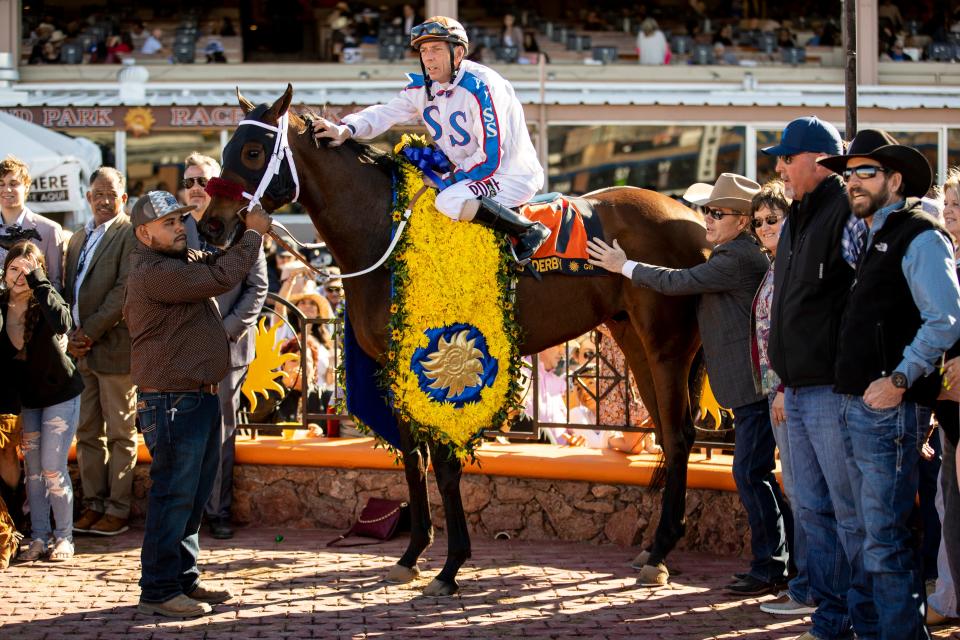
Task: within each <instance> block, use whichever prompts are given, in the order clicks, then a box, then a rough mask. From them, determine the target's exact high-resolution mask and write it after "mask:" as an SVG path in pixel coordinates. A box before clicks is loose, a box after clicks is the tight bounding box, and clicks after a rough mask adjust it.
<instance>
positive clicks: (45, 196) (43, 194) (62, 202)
mask: <svg viewBox="0 0 960 640" xmlns="http://www.w3.org/2000/svg"><path fill="white" fill-rule="evenodd" d="M38 164H39V163H38ZM32 178H33V182H32V184H31V185H30V192H29V193H28V194H27V206H28V207H30V209H31V210H32V211H34V212H36V213H53V212H63V211H81V210H84V209H85V208H86V200H85V199H84V197H83V189H82V187H81V185H80V165H79V164H78V163H76V162H65V163H60V164H58V165H56V166H54V167H51V168H50V169H48V170H47V171H45V172H44V173H41V174H39V175H33V176H32Z"/></svg>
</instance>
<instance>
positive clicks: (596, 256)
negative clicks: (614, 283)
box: [587, 238, 627, 273]
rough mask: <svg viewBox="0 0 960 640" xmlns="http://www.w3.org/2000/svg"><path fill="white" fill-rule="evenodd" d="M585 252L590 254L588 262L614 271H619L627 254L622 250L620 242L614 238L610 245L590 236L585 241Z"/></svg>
mask: <svg viewBox="0 0 960 640" xmlns="http://www.w3.org/2000/svg"><path fill="white" fill-rule="evenodd" d="M587 254H589V256H590V260H589V262H590V264H593V265H596V266H598V267H603V268H604V269H606V270H607V271H612V272H614V273H620V270H621V269H623V265H624V263H625V262H626V261H627V254H625V253H624V252H623V249H621V248H620V243H619V242H617V241H616V240H614V241H613V246H612V247H611V246H610V245H608V244H607V243H606V242H604V241H603V240H601V239H600V238H591V239H590V240H589V241H588V242H587Z"/></svg>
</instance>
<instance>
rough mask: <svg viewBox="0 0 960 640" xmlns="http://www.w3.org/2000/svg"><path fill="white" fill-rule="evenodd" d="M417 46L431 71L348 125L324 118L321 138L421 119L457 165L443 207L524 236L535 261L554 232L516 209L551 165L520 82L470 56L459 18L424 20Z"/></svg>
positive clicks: (448, 177)
mask: <svg viewBox="0 0 960 640" xmlns="http://www.w3.org/2000/svg"><path fill="white" fill-rule="evenodd" d="M410 46H412V47H413V48H414V49H416V50H417V51H418V52H419V54H420V68H421V71H422V72H423V75H415V74H410V76H409V77H410V83H409V84H408V85H407V86H406V88H405V89H404V90H403V91H401V92H400V95H399V96H397V97H396V98H394V99H393V100H391V101H390V102H389V103H387V104H385V105H374V106H372V107H367V108H366V109H364V110H363V111H361V112H359V113H354V114H351V115H348V116H346V117H344V118H343V124H339V125H338V124H335V123H333V122H329V121H327V120H324V119H322V118H321V119H319V120H317V121H316V122H315V124H314V135H315V136H316V138H317V139H318V140H323V139H326V140H329V141H330V144H333V145H339V144H342V143H343V142H345V141H346V140H347V139H348V138H359V139H364V140H366V139H370V138H375V137H376V136H378V135H380V134H381V133H384V132H385V131H387V130H388V129H389V128H390V127H392V126H393V125H395V124H400V123H403V122H407V121H409V120H412V119H415V118H420V119H421V120H423V122H424V124H426V126H427V128H429V129H430V135H431V137H432V138H433V141H434V144H435V145H436V146H437V147H438V148H439V149H440V150H441V151H443V153H444V154H446V156H447V159H448V160H449V161H450V163H451V165H452V170H451V171H449V172H448V173H445V174H444V175H442V176H440V180H441V182H442V184H439V185H436V186H437V187H439V188H440V193H439V194H437V201H436V203H437V209H439V210H440V211H441V212H442V213H443V214H444V215H446V216H448V217H450V218H452V219H454V220H460V221H464V222H468V221H471V220H472V221H474V222H476V223H478V224H482V225H483V226H485V227H490V228H491V229H495V230H499V231H504V232H506V233H509V234H510V235H512V236H514V237H516V238H517V239H518V242H517V245H516V248H515V253H516V255H517V260H518V261H519V262H521V263H524V262H526V261H528V260H529V259H530V256H532V255H533V254H534V252H536V250H537V249H538V248H539V247H540V245H542V244H543V243H544V242H545V241H546V240H547V238H549V237H550V232H549V230H548V229H547V228H546V227H545V226H543V225H542V224H540V223H538V222H531V221H530V220H527V219H526V218H525V217H523V216H522V215H520V214H518V213H517V212H515V211H513V210H512V209H510V207H516V206H519V205H521V204H524V203H526V202H527V201H529V200H530V199H531V198H532V197H533V196H534V194H535V193H536V192H537V191H539V190H540V188H541V187H542V186H543V167H541V166H540V161H539V160H538V159H537V152H536V150H535V149H534V148H533V143H532V142H531V141H530V134H529V133H528V132H527V124H526V120H525V119H524V115H523V106H522V105H521V104H520V101H519V100H518V99H517V96H516V94H515V93H514V92H513V87H512V86H511V85H510V83H509V82H507V81H506V80H505V79H504V78H503V77H502V76H501V75H500V74H498V73H497V72H496V71H494V70H492V69H490V68H488V67H485V66H483V65H482V64H478V63H476V62H471V61H470V60H464V57H465V56H466V54H467V50H468V49H469V47H470V42H469V40H468V39H467V32H466V30H464V28H463V25H461V24H460V23H459V22H457V21H456V20H454V19H452V18H447V17H445V16H435V17H433V18H430V19H428V20H427V21H426V22H424V23H423V24H420V25H417V26H416V27H414V28H413V29H412V30H411V31H410Z"/></svg>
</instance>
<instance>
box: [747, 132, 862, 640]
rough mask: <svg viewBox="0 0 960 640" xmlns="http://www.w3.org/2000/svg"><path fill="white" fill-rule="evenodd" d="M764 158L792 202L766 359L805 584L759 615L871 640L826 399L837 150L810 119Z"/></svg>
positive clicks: (843, 462) (841, 280)
mask: <svg viewBox="0 0 960 640" xmlns="http://www.w3.org/2000/svg"><path fill="white" fill-rule="evenodd" d="M763 153H765V154H767V155H771V156H775V157H776V158H777V166H776V168H777V173H779V174H780V178H781V179H782V180H783V183H784V191H785V192H786V195H787V197H789V198H792V199H793V202H792V204H791V205H790V210H789V212H788V213H787V217H786V221H785V222H784V224H783V227H782V228H781V231H780V240H779V243H778V245H777V256H778V258H779V259H778V260H777V268H776V271H775V273H774V291H773V302H772V312H771V316H772V317H771V322H770V344H769V352H768V353H769V357H770V363H771V365H772V366H773V369H774V371H775V372H776V373H777V375H778V376H779V377H780V379H781V380H782V382H783V385H784V409H785V413H786V418H787V421H786V431H787V438H788V439H789V447H788V448H789V451H790V459H791V463H792V466H793V469H794V487H795V490H794V495H792V496H791V500H792V501H793V502H794V506H795V508H796V509H795V510H796V513H797V516H798V524H799V525H800V526H801V527H803V533H804V536H805V539H806V542H807V558H806V560H807V563H806V575H805V576H804V575H799V576H797V577H796V578H794V579H793V580H791V582H790V584H789V587H788V593H787V594H786V595H784V596H783V597H782V598H781V599H780V600H778V601H777V602H776V603H769V605H770V606H767V605H765V606H764V610H765V611H767V612H769V613H774V614H783V615H789V614H792V611H791V609H793V608H794V607H795V604H794V603H798V602H805V601H808V600H813V602H815V603H816V605H817V610H816V611H815V612H814V613H813V616H812V627H811V628H810V630H809V631H808V632H807V633H805V634H804V635H802V636H801V638H803V639H804V640H812V639H814V638H820V639H824V640H832V639H834V638H844V637H849V636H850V635H851V629H850V627H851V623H852V626H853V627H854V629H855V630H856V632H857V633H858V634H859V635H860V636H861V637H865V638H873V637H876V636H877V635H878V631H877V619H876V618H877V613H876V610H875V609H874V606H873V601H872V598H871V594H870V589H869V584H868V580H867V577H866V575H865V573H864V569H863V562H862V551H863V527H862V526H861V525H860V524H859V521H858V520H857V513H856V504H855V502H854V490H853V486H852V484H851V482H850V478H849V476H848V473H847V459H848V458H849V457H850V456H852V453H851V445H850V436H849V434H847V432H846V430H844V429H843V428H841V425H840V417H839V416H840V398H841V396H840V395H839V394H837V393H835V392H834V390H833V384H834V375H833V373H834V365H835V363H836V356H837V346H836V345H837V330H838V328H839V326H840V315H841V313H842V310H843V305H844V303H845V302H846V298H847V293H848V291H849V290H850V285H851V284H852V282H853V277H854V272H853V269H852V268H851V267H850V264H849V263H848V262H847V261H846V260H845V259H844V255H843V251H842V239H843V236H844V229H845V228H846V226H847V223H848V222H850V221H851V215H850V204H849V202H848V201H847V196H846V192H845V191H844V184H843V181H842V180H841V179H840V177H839V176H836V175H834V174H833V173H832V172H831V171H830V170H829V169H827V168H826V167H824V166H821V165H819V164H817V160H818V159H820V158H825V157H827V156H832V155H837V154H840V153H843V142H842V140H841V139H840V133H839V132H838V131H837V129H836V128H835V127H834V126H833V125H831V124H830V123H828V122H824V121H822V120H820V119H819V118H817V117H814V116H809V117H803V118H797V119H796V120H793V121H792V122H790V123H789V124H787V126H786V127H785V128H784V130H783V135H782V136H781V139H780V143H779V144H777V145H774V146H772V147H767V148H765V149H763ZM854 221H855V220H854ZM805 579H806V582H807V586H804V584H803V583H804V581H805ZM805 592H806V593H805ZM774 605H776V606H774Z"/></svg>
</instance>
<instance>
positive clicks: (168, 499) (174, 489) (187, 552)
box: [137, 392, 220, 602]
mask: <svg viewBox="0 0 960 640" xmlns="http://www.w3.org/2000/svg"><path fill="white" fill-rule="evenodd" d="M137 417H138V418H139V420H140V429H141V431H142V432H143V440H144V443H146V445H147V449H148V450H149V451H150V456H151V457H152V458H153V462H152V463H151V464H150V480H151V482H152V483H153V484H152V485H151V487H150V495H149V498H148V502H147V522H146V525H145V527H144V532H143V548H142V550H141V552H140V560H141V565H142V569H141V577H140V589H141V594H140V598H141V600H143V601H144V602H166V601H167V600H169V599H170V598H173V597H174V596H177V595H179V594H181V593H190V592H191V591H193V589H194V587H195V586H196V585H197V582H198V581H199V580H200V570H199V569H198V568H197V555H198V554H199V552H200V544H199V532H200V519H201V517H202V516H203V506H204V505H205V504H206V503H207V500H208V499H209V498H210V491H211V489H212V487H213V480H214V477H215V476H216V474H217V467H218V466H219V464H220V401H219V399H218V398H217V396H215V395H211V394H208V393H197V392H189V393H173V392H171V393H140V394H139V395H138V402H137Z"/></svg>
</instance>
